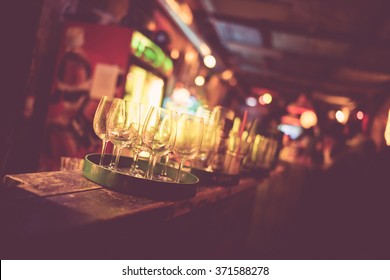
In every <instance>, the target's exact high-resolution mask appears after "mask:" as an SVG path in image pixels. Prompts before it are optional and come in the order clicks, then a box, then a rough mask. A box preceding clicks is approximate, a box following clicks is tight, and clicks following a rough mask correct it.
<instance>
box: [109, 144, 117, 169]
mask: <svg viewBox="0 0 390 280" xmlns="http://www.w3.org/2000/svg"><path fill="white" fill-rule="evenodd" d="M116 154H118V147H117V146H114V149H113V151H112V157H111V161H110V164H109V165H108V167H109V168H113V167H114V163H115V155H116Z"/></svg>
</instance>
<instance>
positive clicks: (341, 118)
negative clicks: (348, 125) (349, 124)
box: [335, 110, 345, 123]
mask: <svg viewBox="0 0 390 280" xmlns="http://www.w3.org/2000/svg"><path fill="white" fill-rule="evenodd" d="M335 117H336V120H337V121H338V122H339V123H344V121H345V115H344V113H343V112H342V111H341V110H337V112H336V115H335Z"/></svg>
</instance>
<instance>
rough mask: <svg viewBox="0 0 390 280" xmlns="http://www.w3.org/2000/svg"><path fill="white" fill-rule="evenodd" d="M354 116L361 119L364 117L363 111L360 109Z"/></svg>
mask: <svg viewBox="0 0 390 280" xmlns="http://www.w3.org/2000/svg"><path fill="white" fill-rule="evenodd" d="M356 118H357V119H358V120H360V121H361V120H362V119H363V118H364V113H363V112H362V111H358V112H357V113H356Z"/></svg>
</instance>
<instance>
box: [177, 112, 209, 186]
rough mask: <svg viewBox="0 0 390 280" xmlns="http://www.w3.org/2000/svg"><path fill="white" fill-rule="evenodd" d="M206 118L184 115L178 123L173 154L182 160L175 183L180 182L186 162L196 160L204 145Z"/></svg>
mask: <svg viewBox="0 0 390 280" xmlns="http://www.w3.org/2000/svg"><path fill="white" fill-rule="evenodd" d="M203 130H204V118H203V117H198V116H192V115H189V114H186V113H182V114H181V115H180V117H179V119H178V121H177V135H176V141H175V145H174V146H173V152H174V153H175V155H176V156H177V157H178V158H179V159H180V164H179V169H178V172H177V176H176V178H175V183H179V182H180V176H181V170H182V168H183V165H184V162H185V161H186V160H188V159H192V158H194V157H195V156H196V155H197V154H198V153H199V150H200V147H201V145H202V138H203Z"/></svg>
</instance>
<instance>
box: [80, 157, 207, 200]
mask: <svg viewBox="0 0 390 280" xmlns="http://www.w3.org/2000/svg"><path fill="white" fill-rule="evenodd" d="M111 158H112V155H105V157H104V159H103V166H100V165H99V164H98V163H99V160H100V154H89V155H87V156H86V157H85V163H84V169H83V174H84V176H85V177H86V178H87V179H89V180H91V181H93V182H95V183H97V184H99V185H102V186H104V187H106V188H109V189H112V190H114V191H118V192H121V193H126V194H130V195H134V196H139V197H144V198H149V199H154V200H181V199H188V198H191V197H193V196H195V195H196V189H197V185H198V183H199V179H198V178H197V177H196V176H195V175H193V174H191V173H188V172H185V171H182V173H181V177H180V182H179V183H174V182H165V181H157V180H149V179H145V178H140V177H135V176H131V175H128V174H126V173H125V171H126V169H129V167H130V165H131V163H132V162H133V159H132V158H130V157H121V158H120V160H119V164H118V167H119V170H123V172H120V171H119V172H118V171H114V170H112V169H109V168H107V167H106V166H107V165H108V164H109V163H110V161H111ZM138 166H139V168H140V169H141V170H143V171H146V169H147V167H148V163H147V162H146V161H143V160H139V161H138ZM162 168H163V165H161V164H157V165H156V167H155V169H154V172H155V173H157V174H160V173H161V171H162ZM176 174H177V169H175V168H172V167H170V166H167V177H169V178H171V179H173V178H175V177H176Z"/></svg>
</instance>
